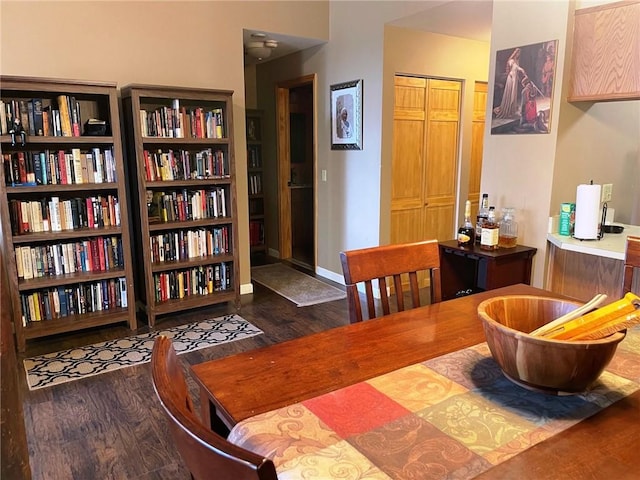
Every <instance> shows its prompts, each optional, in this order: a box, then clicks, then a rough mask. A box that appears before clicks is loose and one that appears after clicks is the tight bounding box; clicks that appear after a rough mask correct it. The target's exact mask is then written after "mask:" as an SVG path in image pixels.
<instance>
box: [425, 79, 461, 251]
mask: <svg viewBox="0 0 640 480" xmlns="http://www.w3.org/2000/svg"><path fill="white" fill-rule="evenodd" d="M427 86H428V90H427V92H428V95H427V138H426V145H425V148H426V152H427V153H426V161H425V191H424V198H425V202H424V203H425V211H424V216H425V220H424V225H423V235H424V238H425V239H428V238H435V239H437V240H450V239H451V238H453V237H454V235H455V232H456V229H457V226H458V225H457V221H456V215H455V212H456V200H457V194H456V192H457V190H456V185H457V178H458V157H459V155H458V152H459V148H458V143H459V142H458V139H459V132H460V99H461V94H462V82H458V81H452V80H434V79H430V80H428V85H427Z"/></svg>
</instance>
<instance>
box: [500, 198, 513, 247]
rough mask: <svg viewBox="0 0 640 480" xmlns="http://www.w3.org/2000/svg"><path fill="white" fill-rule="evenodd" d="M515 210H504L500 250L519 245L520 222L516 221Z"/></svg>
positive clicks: (501, 222) (507, 208) (501, 221)
mask: <svg viewBox="0 0 640 480" xmlns="http://www.w3.org/2000/svg"><path fill="white" fill-rule="evenodd" d="M513 212H514V209H513V208H510V207H505V208H503V209H502V220H500V235H499V237H498V246H499V247H500V248H513V247H515V246H516V245H517V244H518V222H516V220H515V218H514V217H515V214H514V213H513Z"/></svg>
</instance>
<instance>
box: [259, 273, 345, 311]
mask: <svg viewBox="0 0 640 480" xmlns="http://www.w3.org/2000/svg"><path fill="white" fill-rule="evenodd" d="M251 279H252V280H254V281H256V282H258V283H259V284H261V285H264V286H265V287H267V288H269V289H271V290H273V291H274V292H276V293H277V294H278V295H282V296H283V297H284V298H286V299H287V300H291V301H292V302H293V303H295V304H296V305H297V306H298V307H306V306H309V305H316V304H318V303H324V302H331V301H333V300H341V299H343V298H346V297H347V295H346V293H345V292H343V291H342V290H340V289H339V288H336V287H334V286H332V285H329V284H327V283H324V282H322V281H320V280H318V279H316V278H313V277H311V276H309V275H306V274H304V273H302V272H300V271H298V270H296V269H294V268H291V267H288V266H286V265H283V264H282V263H273V264H270V265H261V266H258V267H253V268H252V269H251Z"/></svg>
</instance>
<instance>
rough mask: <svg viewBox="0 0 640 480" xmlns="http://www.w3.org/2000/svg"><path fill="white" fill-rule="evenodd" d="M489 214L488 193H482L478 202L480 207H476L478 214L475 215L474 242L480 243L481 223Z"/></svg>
mask: <svg viewBox="0 0 640 480" xmlns="http://www.w3.org/2000/svg"><path fill="white" fill-rule="evenodd" d="M488 216H489V194H488V193H483V194H482V201H481V202H480V208H479V209H478V215H477V217H476V219H477V220H476V243H477V244H478V245H480V239H481V238H482V224H483V223H484V222H485V221H486V220H487V217H488Z"/></svg>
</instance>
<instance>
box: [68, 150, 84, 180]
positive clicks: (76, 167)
mask: <svg viewBox="0 0 640 480" xmlns="http://www.w3.org/2000/svg"><path fill="white" fill-rule="evenodd" d="M71 155H72V156H73V177H74V183H76V184H81V183H83V179H82V156H81V153H80V149H79V148H72V149H71Z"/></svg>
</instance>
